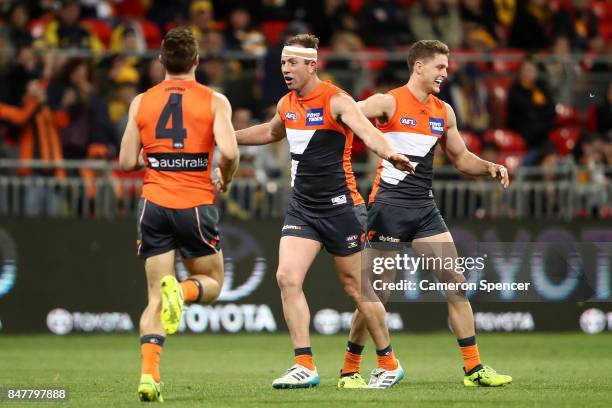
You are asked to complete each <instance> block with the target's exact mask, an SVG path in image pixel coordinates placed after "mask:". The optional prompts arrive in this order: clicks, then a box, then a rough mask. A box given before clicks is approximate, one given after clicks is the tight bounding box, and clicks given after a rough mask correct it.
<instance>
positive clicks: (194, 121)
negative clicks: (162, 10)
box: [119, 27, 239, 401]
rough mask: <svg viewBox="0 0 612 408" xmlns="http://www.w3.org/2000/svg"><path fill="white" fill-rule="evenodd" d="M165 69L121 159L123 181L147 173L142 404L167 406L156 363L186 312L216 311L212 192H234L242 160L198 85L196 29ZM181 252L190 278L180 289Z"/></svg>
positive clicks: (221, 113) (181, 32)
mask: <svg viewBox="0 0 612 408" xmlns="http://www.w3.org/2000/svg"><path fill="white" fill-rule="evenodd" d="M160 61H161V62H162V64H163V65H164V66H165V68H166V78H165V80H164V81H163V82H161V83H160V84H158V85H156V86H154V87H152V88H151V89H149V90H148V91H146V92H144V93H142V94H140V95H138V96H137V97H136V98H134V100H133V101H132V104H131V106H130V110H129V119H128V124H127V127H126V129H125V133H124V135H123V140H122V141H121V152H120V154H119V163H120V166H121V169H122V170H123V171H133V170H137V169H140V168H141V167H142V166H145V167H146V170H145V176H144V184H143V188H142V198H141V201H140V206H139V210H138V219H137V221H138V255H139V256H140V257H142V258H143V259H144V260H145V270H146V274H147V290H148V305H147V307H146V309H145V310H144V312H143V314H142V317H141V319H140V334H141V338H140V342H141V355H142V374H141V380H140V385H139V387H138V394H139V397H140V399H141V400H142V401H162V400H163V399H162V396H161V389H160V378H159V357H160V353H161V350H162V346H163V344H164V340H165V337H166V335H167V334H172V333H175V332H176V331H177V330H178V327H179V324H180V322H181V315H182V311H183V303H184V302H198V303H212V302H214V301H215V300H216V299H217V297H218V296H219V294H220V292H221V288H222V286H223V255H222V253H221V246H220V237H219V232H218V230H217V222H218V220H219V216H218V213H217V209H216V207H215V187H216V189H217V190H219V191H222V192H223V191H226V190H227V188H228V186H229V184H230V183H231V181H232V177H233V175H234V172H235V171H236V167H237V165H238V160H239V155H238V146H237V144H236V138H235V136H234V129H233V127H232V123H231V106H230V104H229V102H228V100H227V98H226V97H225V96H223V95H221V94H219V93H217V92H213V91H212V90H211V89H210V88H207V87H206V86H203V85H200V84H198V83H197V82H196V81H195V69H196V67H197V65H198V63H199V57H198V44H197V42H196V40H195V38H194V36H193V33H192V32H191V30H190V29H189V28H185V27H178V28H174V29H172V30H170V31H169V32H168V33H167V34H166V35H165V37H164V40H163V42H162V47H161V55H160ZM215 144H216V145H217V150H218V152H219V160H218V163H219V167H218V168H216V169H215V174H214V176H215V177H214V179H213V177H211V165H212V163H213V152H214V148H215ZM177 250H178V251H179V252H180V255H181V257H182V259H183V263H184V264H185V267H186V268H187V270H188V272H189V274H190V277H189V278H188V279H186V280H185V281H183V282H181V283H180V284H179V283H178V282H177V280H176V278H175V270H174V263H175V256H176V251H177Z"/></svg>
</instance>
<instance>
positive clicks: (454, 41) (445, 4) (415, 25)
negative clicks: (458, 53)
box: [409, 0, 462, 48]
mask: <svg viewBox="0 0 612 408" xmlns="http://www.w3.org/2000/svg"><path fill="white" fill-rule="evenodd" d="M409 16H410V17H409V21H410V28H411V29H412V33H413V34H414V36H415V37H416V39H417V40H439V41H442V42H443V43H445V44H447V45H448V46H449V47H450V48H455V47H458V46H459V45H461V41H462V32H461V19H460V17H459V0H420V1H419V2H417V3H415V4H413V5H412V7H411V8H410V11H409Z"/></svg>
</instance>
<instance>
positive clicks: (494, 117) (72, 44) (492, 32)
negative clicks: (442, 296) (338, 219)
mask: <svg viewBox="0 0 612 408" xmlns="http://www.w3.org/2000/svg"><path fill="white" fill-rule="evenodd" d="M0 18H1V22H0V81H1V83H2V86H1V87H0V120H1V122H0V156H1V157H3V158H19V159H21V160H27V159H43V160H49V161H53V162H57V161H61V160H64V159H103V160H111V161H112V160H114V159H116V157H117V155H118V149H119V145H120V140H121V135H122V133H123V129H124V127H125V124H126V117H127V110H128V106H129V103H130V102H131V100H132V99H133V98H134V96H135V95H137V94H138V93H139V92H142V91H144V90H146V89H147V88H148V87H150V86H152V85H155V84H156V83H158V82H159V81H161V80H163V78H164V71H163V67H162V66H161V64H160V63H159V61H158V60H157V55H158V54H157V50H158V49H159V46H160V42H161V39H162V38H163V34H164V33H165V32H166V31H167V30H169V29H170V28H172V27H174V26H177V25H189V26H191V27H192V29H193V31H194V33H195V34H196V37H197V39H198V40H199V44H200V47H201V61H202V62H201V64H200V65H199V67H198V68H197V72H196V74H197V80H198V81H200V82H202V83H204V84H206V85H208V86H210V87H212V88H214V89H216V90H218V91H221V92H223V93H224V94H225V95H227V97H228V98H229V100H230V101H231V103H232V105H233V108H234V113H233V121H234V126H235V127H236V129H240V128H244V127H247V126H250V125H252V124H255V123H258V122H261V121H265V120H268V119H269V118H270V116H271V115H273V114H274V109H275V104H276V102H277V101H278V99H279V98H280V97H281V96H282V95H283V94H284V93H286V87H285V85H284V83H283V81H282V78H281V75H280V70H279V68H280V65H279V60H280V50H281V48H282V42H283V38H285V37H286V36H288V35H292V34H295V33H299V32H312V33H314V34H316V35H317V36H318V37H319V38H320V40H321V44H320V55H321V64H320V68H321V71H320V74H321V77H323V78H324V79H332V80H334V81H335V82H337V83H338V84H339V85H340V86H342V87H344V88H345V89H346V90H347V91H349V92H351V93H352V95H353V96H354V97H355V98H356V99H361V98H364V97H367V96H369V95H371V94H372V93H375V92H386V91H387V90H389V89H391V88H393V87H396V86H399V85H402V84H403V83H405V82H406V81H407V78H408V71H407V69H406V62H405V55H406V54H405V51H406V50H407V48H408V47H409V46H410V44H411V43H412V42H413V41H415V40H417V39H439V40H441V41H444V42H445V43H447V44H448V45H449V46H450V47H451V67H450V75H449V78H448V81H447V83H446V84H445V86H444V87H443V92H442V94H441V97H442V99H444V100H445V101H447V102H448V103H450V104H451V105H452V106H453V107H454V109H455V111H456V112H457V115H458V120H459V124H460V129H462V131H463V132H462V133H463V136H464V138H465V140H466V143H467V144H468V146H469V148H470V149H471V150H473V151H474V152H476V153H478V154H480V155H482V156H483V157H484V158H486V159H489V160H494V161H498V162H502V163H504V164H506V165H507V166H508V167H509V168H510V169H511V170H513V169H516V168H518V167H524V166H541V167H543V168H550V169H554V168H555V167H556V166H558V165H559V164H560V163H565V162H571V163H575V164H579V165H585V166H593V165H607V166H612V131H611V129H612V110H611V109H612V108H611V102H612V82H611V79H612V66H611V65H612V59H611V57H610V56H611V55H612V1H610V0H608V1H606V0H550V1H549V0H324V1H314V0H252V1H240V0H217V1H209V0H191V1H189V0H173V1H163V0H108V1H96V0H80V1H79V0H63V1H57V0H39V1H35V0H30V1H27V0H20V1H11V0H4V1H0ZM242 156H243V163H242V164H241V169H240V174H241V176H242V177H245V178H249V177H252V178H260V179H261V178H264V179H265V178H266V177H277V176H280V175H282V174H284V173H285V172H286V170H287V169H288V167H289V166H288V164H287V162H288V160H289V157H288V154H287V153H286V149H285V148H284V147H283V146H271V147H265V148H246V149H243V151H242ZM354 160H355V162H356V169H357V171H358V173H359V174H367V173H368V175H369V172H370V171H371V169H372V166H371V164H369V162H370V161H371V157H369V154H368V152H367V151H366V149H365V147H364V146H363V144H362V143H360V142H359V141H357V142H356V143H355V145H354ZM437 164H438V165H442V164H444V158H443V157H442V156H440V157H439V158H438V159H437ZM360 165H361V167H360ZM19 171H20V173H21V174H31V173H32V172H33V171H34V172H36V170H32V169H29V168H25V167H24V168H21V169H20V170H19ZM46 174H48V175H55V176H56V177H59V178H62V177H64V176H65V175H66V173H65V170H63V169H61V168H56V169H54V170H53V171H52V172H47V173H46ZM551 174H552V173H551ZM607 176H608V177H609V176H610V175H609V174H608V175H607ZM551 177H553V178H554V177H555V176H554V175H552V176H551Z"/></svg>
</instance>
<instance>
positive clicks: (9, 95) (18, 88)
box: [3, 45, 43, 106]
mask: <svg viewBox="0 0 612 408" xmlns="http://www.w3.org/2000/svg"><path fill="white" fill-rule="evenodd" d="M42 74H43V63H42V61H41V60H40V58H39V57H38V55H37V54H36V52H35V51H34V48H32V46H31V45H30V46H28V45H26V46H23V47H21V48H19V49H17V51H16V52H15V60H14V63H13V64H11V65H10V67H9V69H8V73H7V77H6V82H5V83H4V86H3V88H5V92H6V102H8V103H9V104H11V105H17V106H19V105H21V103H22V101H23V95H24V94H25V91H26V85H27V84H28V82H30V81H31V80H33V79H38V78H40V77H41V76H42Z"/></svg>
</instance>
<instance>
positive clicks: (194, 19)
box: [189, 0, 217, 44]
mask: <svg viewBox="0 0 612 408" xmlns="http://www.w3.org/2000/svg"><path fill="white" fill-rule="evenodd" d="M189 22H190V27H191V30H192V31H193V34H194V36H195V38H196V40H197V41H198V44H201V43H202V42H203V41H202V40H203V38H204V34H206V33H207V32H208V31H211V30H216V29H217V23H216V22H215V19H214V8H213V4H212V3H211V2H210V1H208V0H195V1H193V2H192V3H191V6H189Z"/></svg>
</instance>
